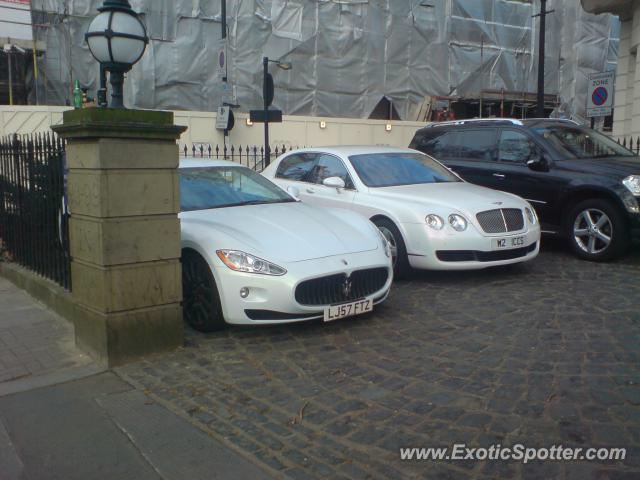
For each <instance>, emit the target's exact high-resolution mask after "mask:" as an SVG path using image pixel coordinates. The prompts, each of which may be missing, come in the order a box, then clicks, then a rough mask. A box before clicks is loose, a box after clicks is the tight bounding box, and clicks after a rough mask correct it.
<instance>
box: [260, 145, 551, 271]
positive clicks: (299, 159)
mask: <svg viewBox="0 0 640 480" xmlns="http://www.w3.org/2000/svg"><path fill="white" fill-rule="evenodd" d="M263 175H264V176H265V177H267V178H269V179H271V180H273V181H274V182H275V183H277V184H278V185H280V186H281V187H282V188H284V189H287V190H288V191H289V192H290V193H291V194H292V195H294V196H296V197H297V198H300V199H301V200H303V201H304V202H307V203H309V204H311V205H317V206H324V207H342V208H345V209H349V210H352V211H355V212H358V213H360V214H363V215H365V216H366V217H367V218H369V219H370V220H371V221H372V222H373V223H375V224H376V225H377V226H378V228H379V229H380V231H381V232H382V234H383V235H384V236H385V238H387V240H388V241H389V243H390V244H391V249H392V256H393V262H394V266H395V271H396V275H402V274H403V273H405V272H406V271H407V270H408V269H409V268H410V267H413V268H418V269H432V270H456V269H458V270H461V269H478V268H485V267H490V266H494V265H504V264H509V263H516V262H523V261H527V260H531V259H533V258H535V257H536V256H537V255H538V251H539V248H540V226H539V224H538V218H537V217H536V214H535V210H534V209H533V208H532V207H531V205H530V204H529V203H528V202H527V201H525V200H523V199H522V198H520V197H517V196H515V195H512V194H509V193H504V192H498V191H495V190H491V189H488V188H484V187H479V186H476V185H472V184H470V183H467V182H465V181H463V180H462V179H461V178H460V177H458V176H457V175H456V174H454V173H453V172H451V171H450V170H449V169H447V168H446V167H445V166H444V165H442V164H441V163H439V162H437V161H436V160H434V159H433V158H431V157H429V156H428V155H425V154H423V153H420V152H417V151H415V150H410V149H398V148H389V147H334V148H308V149H302V150H297V151H293V152H289V153H287V154H285V155H283V156H281V157H280V158H278V159H277V160H276V161H275V162H274V163H273V164H271V165H270V166H269V167H268V168H267V169H266V170H265V171H264V172H263Z"/></svg>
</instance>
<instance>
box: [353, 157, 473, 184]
mask: <svg viewBox="0 0 640 480" xmlns="http://www.w3.org/2000/svg"><path fill="white" fill-rule="evenodd" d="M349 160H351V164H352V165H353V168H355V169H356V172H358V176H359V177H360V180H362V182H363V183H364V184H365V185H366V186H367V187H392V186H399V185H415V184H420V183H445V182H460V181H461V180H460V179H459V178H458V177H457V176H456V175H454V174H453V173H451V172H450V171H449V169H447V168H446V167H445V166H443V165H441V164H439V163H438V162H436V161H435V160H434V159H432V158H431V157H428V156H427V155H422V154H420V153H411V152H407V153H371V154H364V155H352V156H350V157H349Z"/></svg>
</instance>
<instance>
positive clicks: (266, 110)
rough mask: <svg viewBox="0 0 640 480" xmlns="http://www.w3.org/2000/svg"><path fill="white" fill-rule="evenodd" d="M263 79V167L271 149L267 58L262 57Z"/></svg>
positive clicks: (267, 161) (269, 161)
mask: <svg viewBox="0 0 640 480" xmlns="http://www.w3.org/2000/svg"><path fill="white" fill-rule="evenodd" d="M262 67H263V80H262V98H263V99H264V167H265V168H266V167H268V166H269V163H271V149H270V147H269V103H268V102H267V98H268V96H269V93H268V91H267V90H268V86H267V77H268V76H269V58H268V57H263V58H262Z"/></svg>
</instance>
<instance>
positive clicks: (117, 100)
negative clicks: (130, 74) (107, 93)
mask: <svg viewBox="0 0 640 480" xmlns="http://www.w3.org/2000/svg"><path fill="white" fill-rule="evenodd" d="M109 81H110V82H111V105H110V107H111V108H124V101H123V97H124V93H123V85H124V72H122V71H113V70H112V71H110V72H109Z"/></svg>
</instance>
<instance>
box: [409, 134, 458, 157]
mask: <svg viewBox="0 0 640 480" xmlns="http://www.w3.org/2000/svg"><path fill="white" fill-rule="evenodd" d="M456 136H457V135H456V132H444V133H441V134H440V135H437V134H436V136H435V137H427V136H426V135H422V136H421V137H420V139H419V140H418V141H417V142H416V143H417V144H416V146H415V148H416V150H420V151H421V152H424V153H426V154H428V155H431V156H432V157H434V158H437V159H443V158H453V157H454V156H455V148H456Z"/></svg>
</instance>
